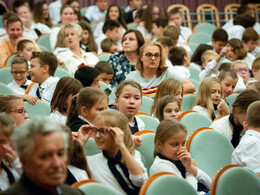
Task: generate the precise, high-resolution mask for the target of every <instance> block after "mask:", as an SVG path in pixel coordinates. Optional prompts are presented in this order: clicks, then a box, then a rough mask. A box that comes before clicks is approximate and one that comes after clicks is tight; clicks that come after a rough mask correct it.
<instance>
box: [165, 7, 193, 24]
mask: <svg viewBox="0 0 260 195" xmlns="http://www.w3.org/2000/svg"><path fill="white" fill-rule="evenodd" d="M174 8H178V9H179V10H180V12H181V13H182V15H183V17H184V20H183V25H184V26H186V27H188V28H190V29H191V28H192V25H191V17H190V9H189V8H188V7H187V6H185V5H182V4H173V5H170V6H169V7H168V8H167V13H169V12H170V11H171V10H172V9H174Z"/></svg>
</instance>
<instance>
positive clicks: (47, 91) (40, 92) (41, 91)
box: [29, 76, 60, 105]
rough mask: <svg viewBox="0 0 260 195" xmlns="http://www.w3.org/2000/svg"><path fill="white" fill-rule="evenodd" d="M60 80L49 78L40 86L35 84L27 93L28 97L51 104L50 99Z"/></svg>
mask: <svg viewBox="0 0 260 195" xmlns="http://www.w3.org/2000/svg"><path fill="white" fill-rule="evenodd" d="M59 80H60V78H58V77H53V76H50V77H49V78H48V79H46V80H45V81H44V82H43V83H42V84H41V85H39V83H36V84H35V87H34V88H33V89H32V90H31V91H30V92H29V95H31V96H33V97H36V98H39V99H42V100H43V101H44V102H45V103H47V104H49V105H50V103H51V99H52V96H53V93H54V90H55V88H56V85H57V83H58V81H59Z"/></svg>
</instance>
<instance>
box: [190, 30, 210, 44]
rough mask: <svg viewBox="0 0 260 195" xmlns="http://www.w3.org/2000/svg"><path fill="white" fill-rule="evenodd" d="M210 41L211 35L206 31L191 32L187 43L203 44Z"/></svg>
mask: <svg viewBox="0 0 260 195" xmlns="http://www.w3.org/2000/svg"><path fill="white" fill-rule="evenodd" d="M210 41H211V36H210V35H209V34H208V33H205V32H196V33H193V34H192V35H191V36H190V38H189V43H197V44H201V43H205V44H207V43H208V42H210Z"/></svg>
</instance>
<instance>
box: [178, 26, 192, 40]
mask: <svg viewBox="0 0 260 195" xmlns="http://www.w3.org/2000/svg"><path fill="white" fill-rule="evenodd" d="M191 35H192V31H191V29H189V28H188V27H186V26H180V36H179V39H178V42H179V43H185V42H187V41H188V38H189V37H190V36H191Z"/></svg>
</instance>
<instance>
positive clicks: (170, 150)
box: [155, 131, 187, 161]
mask: <svg viewBox="0 0 260 195" xmlns="http://www.w3.org/2000/svg"><path fill="white" fill-rule="evenodd" d="M186 137H187V133H186V132H184V131H180V132H179V133H174V134H173V135H172V136H171V137H169V139H168V140H167V141H166V142H164V143H162V142H161V141H159V140H156V142H155V144H156V146H157V148H158V149H159V151H160V153H161V154H162V155H164V156H166V157H167V158H169V159H170V160H172V161H178V160H180V159H179V158H178V154H177V152H178V151H179V150H180V149H181V148H184V147H185V142H186Z"/></svg>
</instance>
